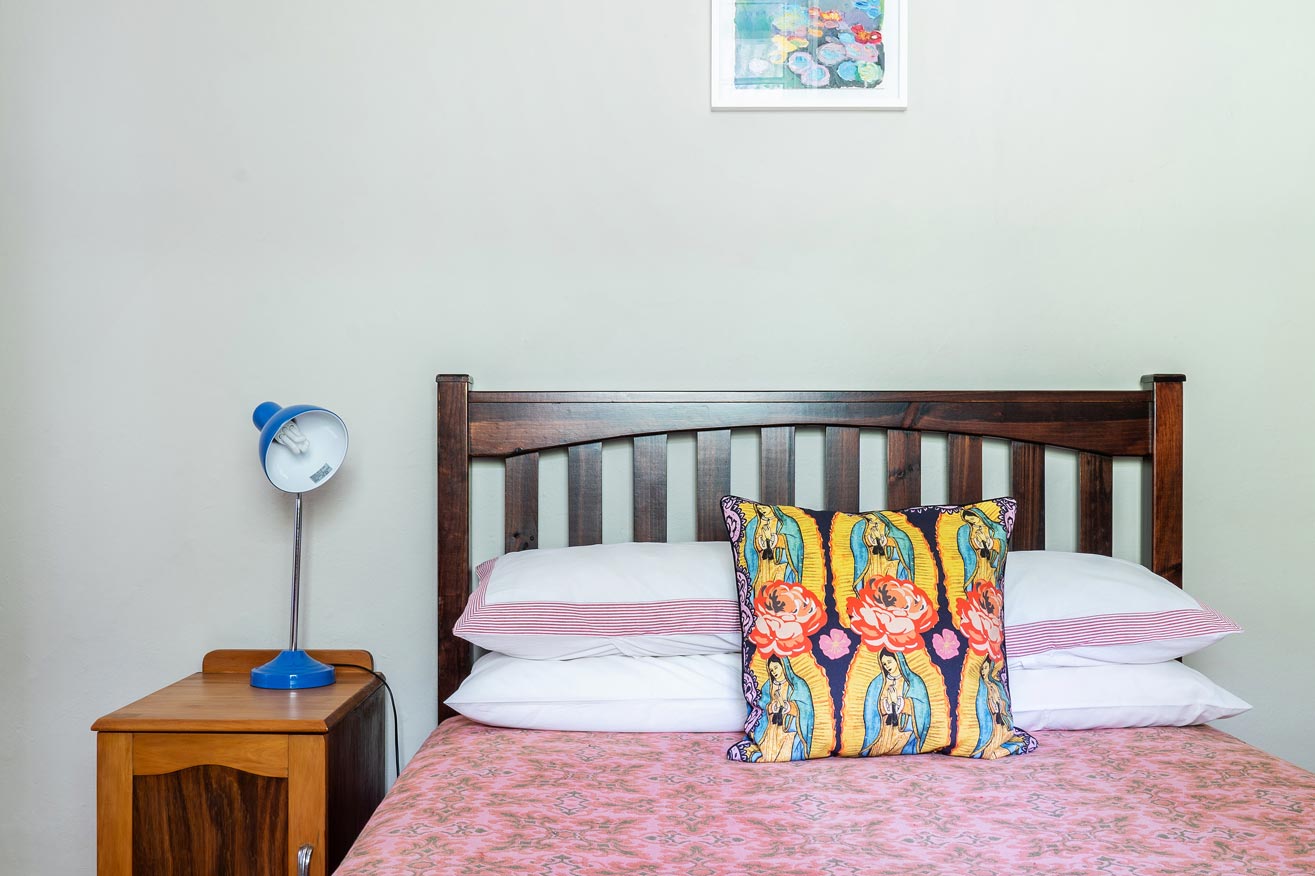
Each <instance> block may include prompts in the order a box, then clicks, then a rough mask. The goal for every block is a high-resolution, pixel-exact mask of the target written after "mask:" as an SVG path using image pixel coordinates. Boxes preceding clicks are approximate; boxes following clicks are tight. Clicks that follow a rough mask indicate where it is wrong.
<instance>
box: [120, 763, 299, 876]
mask: <svg viewBox="0 0 1315 876" xmlns="http://www.w3.org/2000/svg"><path fill="white" fill-rule="evenodd" d="M139 738H140V737H139ZM307 738H320V737H307ZM132 782H133V791H132V806H131V808H130V812H131V818H132V872H133V873H134V874H136V876H197V874H200V873H232V874H238V873H241V874H244V876H246V874H249V876H288V874H290V873H295V872H296V870H295V869H290V868H289V867H288V865H287V863H286V861H285V859H284V855H283V852H284V849H285V848H286V843H287V840H286V837H287V829H288V794H287V791H288V780H287V779H279V778H270V777H268V776H258V775H253V774H251V773H245V772H241V771H240V770H235V769H230V768H229V767H222V766H196V767H190V768H188V769H185V770H180V771H178V772H174V773H167V774H164V775H149V776H136V777H135V778H133V780H132ZM102 876H104V874H102Z"/></svg>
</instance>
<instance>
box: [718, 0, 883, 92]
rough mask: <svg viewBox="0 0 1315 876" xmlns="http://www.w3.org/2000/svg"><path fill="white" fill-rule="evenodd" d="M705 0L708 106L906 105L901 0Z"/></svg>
mask: <svg viewBox="0 0 1315 876" xmlns="http://www.w3.org/2000/svg"><path fill="white" fill-rule="evenodd" d="M711 2H712V76H711V79H712V108H713V109H714V110H721V109H762V110H771V109H851V110H857V109H865V110H903V109H906V108H907V107H908V82H909V76H908V6H907V0H804V2H798V3H790V2H780V0H711ZM737 26H739V28H740V32H738V33H737Z"/></svg>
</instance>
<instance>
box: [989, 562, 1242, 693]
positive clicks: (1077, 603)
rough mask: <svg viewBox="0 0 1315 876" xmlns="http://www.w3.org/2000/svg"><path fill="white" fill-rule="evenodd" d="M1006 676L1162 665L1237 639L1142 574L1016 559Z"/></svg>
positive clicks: (1220, 621)
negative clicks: (1017, 670) (1024, 672)
mask: <svg viewBox="0 0 1315 876" xmlns="http://www.w3.org/2000/svg"><path fill="white" fill-rule="evenodd" d="M1005 629H1006V630H1007V631H1008V635H1009V664H1010V668H1020V669H1041V668H1045V667H1059V666H1092V665H1099V664H1104V663H1160V662H1163V661H1165V660H1173V659H1174V658H1176V657H1182V656H1184V655H1186V654H1191V653H1192V652H1194V651H1199V650H1200V649H1201V648H1204V647H1205V646H1206V645H1209V644H1211V643H1213V642H1217V641H1218V640H1219V639H1222V638H1223V637H1224V636H1229V635H1232V634H1233V633H1240V632H1242V628H1241V627H1239V626H1238V625H1237V624H1235V623H1233V622H1232V621H1231V620H1229V619H1228V618H1226V617H1224V616H1223V615H1221V614H1219V613H1218V612H1216V611H1213V610H1211V609H1209V608H1206V607H1204V606H1202V605H1201V603H1199V602H1197V601H1196V600H1195V599H1193V598H1192V597H1191V596H1189V595H1187V594H1186V593H1184V592H1183V590H1182V589H1181V588H1179V587H1176V586H1174V585H1173V584H1172V583H1170V582H1169V581H1166V580H1165V579H1164V578H1161V577H1160V576H1159V575H1157V574H1155V573H1154V572H1152V571H1151V570H1150V569H1147V568H1145V567H1144V566H1139V565H1137V564H1136V563H1130V562H1128V561H1127V560H1119V559H1115V558H1113V557H1103V556H1100V555H1098V554H1072V553H1064V552H1062V551H1014V552H1013V553H1011V554H1010V555H1009V600H1008V608H1007V609H1006V610H1005Z"/></svg>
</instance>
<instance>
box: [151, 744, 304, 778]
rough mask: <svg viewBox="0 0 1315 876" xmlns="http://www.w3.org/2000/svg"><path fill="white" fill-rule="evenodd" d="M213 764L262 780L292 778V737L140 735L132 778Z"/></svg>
mask: <svg viewBox="0 0 1315 876" xmlns="http://www.w3.org/2000/svg"><path fill="white" fill-rule="evenodd" d="M206 764H212V765H215V766H225V767H232V768H233V769H235V770H241V771H242V772H244V773H256V774H257V775H261V776H281V777H283V778H287V775H288V737H286V736H274V735H272V734H247V733H225V734H222V735H220V734H212V733H137V734H134V736H133V740H132V774H133V775H134V776H148V775H153V774H155V773H172V772H174V771H176V770H185V769H187V768H188V767H194V766H203V765H206Z"/></svg>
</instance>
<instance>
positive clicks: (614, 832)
mask: <svg viewBox="0 0 1315 876" xmlns="http://www.w3.org/2000/svg"><path fill="white" fill-rule="evenodd" d="M1036 735H1037V738H1038V740H1039V742H1040V748H1039V749H1038V750H1037V751H1036V752H1035V753H1033V754H1029V755H1027V756H1024V757H1010V758H1004V759H1003V760H995V761H987V762H983V761H976V760H969V759H965V758H952V757H943V756H938V755H923V756H919V757H886V758H879V759H872V760H868V759H864V760H840V759H833V760H822V761H809V762H807V763H792V764H740V763H731V762H729V761H727V760H726V759H725V755H724V752H725V750H726V748H727V747H728V746H729V745H730V744H731V743H732V742H733V741H735V740H736V739H737V738H738V736H737V735H735V734H699V733H676V734H623V735H606V734H601V733H559V732H549V731H531V730H504V729H497V728H492V727H485V726H483V725H480V724H475V723H473V722H471V721H468V720H466V719H464V718H455V719H453V720H450V721H447V722H445V723H444V724H443V725H442V726H440V727H439V728H438V729H437V730H435V731H434V733H433V735H431V736H430V737H429V740H428V741H427V742H426V743H425V745H424V747H423V748H422V749H421V750H420V752H419V753H418V754H417V755H416V757H415V759H414V760H412V762H411V764H410V766H408V767H407V768H406V770H405V771H404V772H403V774H402V777H401V778H400V779H399V781H398V782H397V784H396V785H395V786H394V788H393V790H392V792H391V793H390V794H389V795H388V798H387V799H386V800H385V801H384V802H383V804H382V805H381V806H380V808H379V811H378V812H376V813H375V816H374V818H373V820H371V822H370V824H369V825H368V826H367V827H366V829H365V832H364V833H362V835H361V837H360V839H359V840H358V841H357V842H356V845H355V846H354V847H353V848H352V850H351V852H350V853H349V854H348V855H347V858H346V860H345V861H344V862H343V864H342V867H341V869H339V870H338V871H337V872H338V873H339V874H340V876H394V874H407V876H416V874H430V873H432V874H485V876H490V874H491V876H503V874H516V876H602V874H607V876H613V874H615V876H628V874H652V876H676V874H680V876H684V874H689V876H731V874H736V876H739V874H755V876H756V874H764V876H765V874H789V876H818V874H828V876H842V874H844V876H850V874H872V873H891V874H901V876H914V874H963V876H996V874H1011V876H1016V874H1033V873H1035V874H1046V876H1061V874H1075V876H1076V874H1081V876H1089V874H1097V873H1099V874H1123V876H1160V874H1174V876H1180V874H1213V873H1219V874H1264V876H1276V874H1294V873H1315V775H1313V774H1311V773H1308V772H1306V771H1304V770H1301V769H1298V768H1297V767H1294V766H1292V765H1291V764H1288V763H1285V762H1284V761H1281V760H1278V759H1276V758H1274V757H1271V756H1269V755H1267V754H1264V753H1262V752H1260V751H1258V750H1256V749H1254V748H1252V747H1250V746H1248V745H1246V744H1245V743H1243V742H1240V741H1239V740H1237V739H1235V738H1233V737H1231V736H1228V735H1227V734H1224V733H1220V732H1218V731H1216V730H1212V729H1210V728H1207V727H1190V728H1155V729H1147V730H1086V731H1080V732H1056V731H1051V732H1043V733H1038V734H1036Z"/></svg>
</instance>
